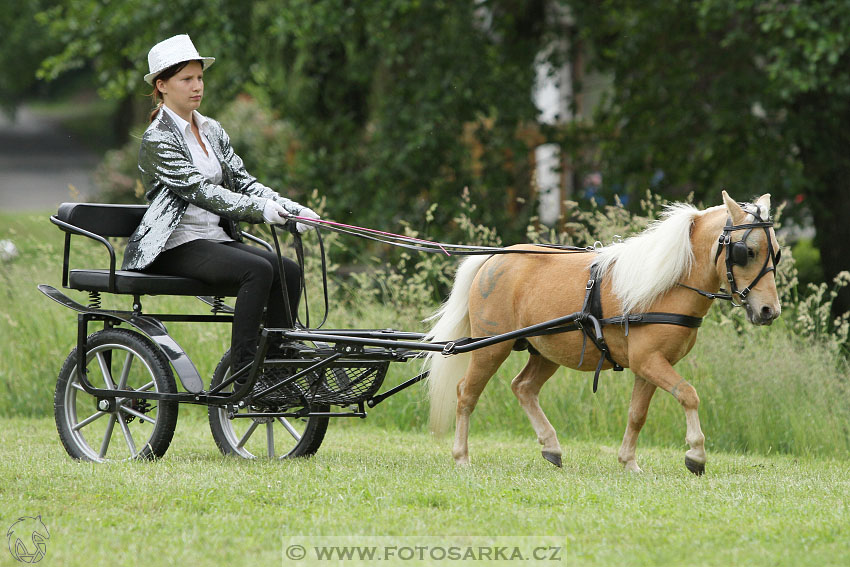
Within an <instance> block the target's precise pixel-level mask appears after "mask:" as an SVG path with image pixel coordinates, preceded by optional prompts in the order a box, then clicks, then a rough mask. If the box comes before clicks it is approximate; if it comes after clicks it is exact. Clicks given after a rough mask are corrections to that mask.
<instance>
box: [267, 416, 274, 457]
mask: <svg viewBox="0 0 850 567" xmlns="http://www.w3.org/2000/svg"><path fill="white" fill-rule="evenodd" d="M266 446H267V448H268V450H269V458H270V459H274V422H273V421H270V422H268V423H267V424H266Z"/></svg>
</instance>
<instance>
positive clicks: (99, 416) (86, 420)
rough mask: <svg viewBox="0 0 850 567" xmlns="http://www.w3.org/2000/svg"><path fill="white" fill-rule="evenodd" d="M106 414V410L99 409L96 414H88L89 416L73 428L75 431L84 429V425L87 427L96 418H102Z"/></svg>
mask: <svg viewBox="0 0 850 567" xmlns="http://www.w3.org/2000/svg"><path fill="white" fill-rule="evenodd" d="M105 415H106V412H104V411H99V412H97V413H95V414H92V415H90V416H88V417H87V418H85V419H84V420H82V421H81V422H80V423H78V424H77V425H75V426H74V427H72V428H71V429H72V430H73V431H79V430H80V429H82V428H83V427H85V426H86V425H88V424H90V423H91V422H93V421H95V420H98V419H100V418H101V417H103V416H105Z"/></svg>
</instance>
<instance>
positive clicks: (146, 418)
mask: <svg viewBox="0 0 850 567" xmlns="http://www.w3.org/2000/svg"><path fill="white" fill-rule="evenodd" d="M118 409H120V410H121V411H123V412H125V413H129V414H130V415H134V416H136V417H138V418H139V419H141V420H144V421H147V422H148V423H152V424H153V425H156V420H155V419H151V417H150V416H147V415H145V414H143V413H142V412H140V411H136V410H134V409H133V408H128V407H127V406H118Z"/></svg>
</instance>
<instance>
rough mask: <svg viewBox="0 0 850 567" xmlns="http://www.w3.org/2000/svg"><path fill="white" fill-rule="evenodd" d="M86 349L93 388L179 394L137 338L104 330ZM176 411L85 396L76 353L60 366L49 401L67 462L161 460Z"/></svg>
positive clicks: (170, 405)
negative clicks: (66, 453) (67, 455)
mask: <svg viewBox="0 0 850 567" xmlns="http://www.w3.org/2000/svg"><path fill="white" fill-rule="evenodd" d="M86 349H87V351H88V352H87V354H86V373H87V375H88V380H89V382H90V383H91V384H92V385H93V386H95V387H97V388H105V389H108V390H115V389H122V390H127V389H131V390H136V391H151V392H177V387H176V385H175V383H174V374H173V373H172V371H171V367H170V366H169V365H168V360H167V359H166V358H165V356H164V355H163V354H162V353H161V352H160V351H159V350H158V349H157V348H156V347H154V346H153V345H152V344H151V342H150V340H148V339H147V338H146V337H144V336H143V335H141V334H139V333H136V332H134V331H130V330H127V329H104V330H102V331H98V332H97V333H94V334H92V335H90V336H89V337H88V339H87V342H86ZM177 411H178V404H177V402H162V401H157V400H145V399H130V398H121V397H117V398H114V399H113V400H106V399H101V400H98V398H97V397H95V396H92V395H89V394H88V393H86V391H85V390H84V389H83V387H82V385H81V384H80V374H79V372H77V349H74V350H73V351H71V354H70V355H68V358H67V359H66V360H65V364H63V365H62V370H60V371H59V379H58V380H57V382H56V392H55V394H54V396H53V413H54V416H55V418H56V428H57V429H58V430H59V438H60V439H61V440H62V444H63V445H64V446H65V450H66V451H68V454H69V455H71V457H73V458H75V459H82V460H85V461H96V462H104V461H123V460H129V459H154V458H158V457H161V456H163V455H164V454H165V451H166V450H167V449H168V446H169V444H171V439H172V437H173V436H174V429H175V427H176V426H177Z"/></svg>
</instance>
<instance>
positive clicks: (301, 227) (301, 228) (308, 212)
mask: <svg viewBox="0 0 850 567" xmlns="http://www.w3.org/2000/svg"><path fill="white" fill-rule="evenodd" d="M298 216H299V217H307V218H308V219H319V218H321V217H319V215H318V214H317V213H316V211H314V210H313V209H308V208H307V207H304V208H303V209H301V212H299V213H298ZM309 229H310V226H309V225H306V224H303V223H300V222H299V223H296V224H295V230H297V231H298V232H299V233H303V232H307V231H308V230H309Z"/></svg>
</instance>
